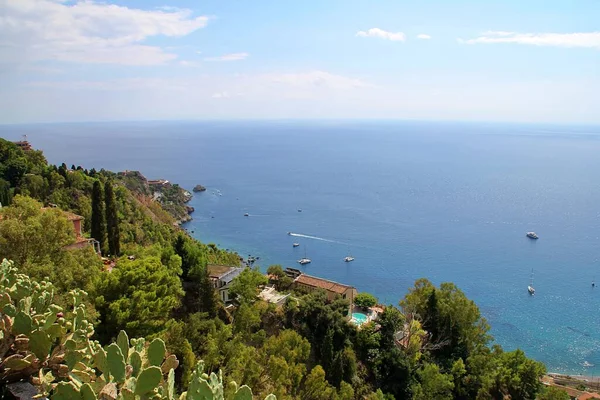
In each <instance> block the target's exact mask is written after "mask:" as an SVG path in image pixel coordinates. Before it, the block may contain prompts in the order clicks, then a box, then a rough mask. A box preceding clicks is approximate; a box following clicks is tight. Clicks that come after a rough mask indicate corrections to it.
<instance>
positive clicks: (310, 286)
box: [285, 268, 358, 305]
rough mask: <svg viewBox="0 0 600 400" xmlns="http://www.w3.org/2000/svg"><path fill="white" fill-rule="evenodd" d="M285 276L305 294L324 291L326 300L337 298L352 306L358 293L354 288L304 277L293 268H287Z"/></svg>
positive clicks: (309, 276) (304, 275) (326, 280)
mask: <svg viewBox="0 0 600 400" xmlns="http://www.w3.org/2000/svg"><path fill="white" fill-rule="evenodd" d="M285 273H286V275H287V276H289V277H290V278H292V279H293V280H294V283H293V285H292V286H293V287H294V288H295V289H299V290H302V291H305V292H309V293H310V292H315V291H318V290H324V291H325V293H326V294H327V299H328V300H330V301H331V300H333V299H335V298H336V297H337V296H340V297H341V298H342V299H345V300H348V301H349V302H350V304H351V305H352V304H353V303H354V298H355V297H356V294H357V293H358V292H357V290H356V288H355V287H353V286H348V285H344V284H343V283H338V282H334V281H330V280H328V279H323V278H317V277H316V276H311V275H306V274H305V273H303V272H302V271H300V270H298V269H295V268H287V269H286V270H285Z"/></svg>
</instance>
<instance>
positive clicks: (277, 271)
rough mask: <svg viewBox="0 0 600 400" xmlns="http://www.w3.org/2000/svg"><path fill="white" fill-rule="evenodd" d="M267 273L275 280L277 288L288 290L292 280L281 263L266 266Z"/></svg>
mask: <svg viewBox="0 0 600 400" xmlns="http://www.w3.org/2000/svg"><path fill="white" fill-rule="evenodd" d="M267 275H269V277H270V278H272V279H273V280H275V288H276V289H277V290H288V289H289V288H290V286H292V283H293V282H294V280H293V279H292V278H290V277H289V276H287V275H286V273H285V272H284V271H283V268H282V267H281V265H271V266H269V268H267Z"/></svg>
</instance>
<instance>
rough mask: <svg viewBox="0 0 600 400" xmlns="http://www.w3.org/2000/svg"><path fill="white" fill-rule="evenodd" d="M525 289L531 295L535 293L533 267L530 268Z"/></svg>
mask: <svg viewBox="0 0 600 400" xmlns="http://www.w3.org/2000/svg"><path fill="white" fill-rule="evenodd" d="M527 291H528V292H529V294H530V295H532V296H533V295H534V294H535V289H534V288H533V269H532V270H531V279H530V280H529V286H527Z"/></svg>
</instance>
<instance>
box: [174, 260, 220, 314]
mask: <svg viewBox="0 0 600 400" xmlns="http://www.w3.org/2000/svg"><path fill="white" fill-rule="evenodd" d="M182 263H183V261H182ZM217 306H218V299H217V293H216V291H215V288H214V286H213V284H212V281H211V280H210V276H209V272H208V266H207V262H206V259H205V258H204V257H201V258H200V259H199V260H198V261H197V264H196V265H195V266H193V267H192V270H191V271H190V272H189V274H188V276H187V281H185V298H184V300H183V308H184V310H185V312H186V313H188V314H194V313H198V312H204V313H207V314H208V316H209V317H210V318H214V317H216V316H217V308H218V307H217Z"/></svg>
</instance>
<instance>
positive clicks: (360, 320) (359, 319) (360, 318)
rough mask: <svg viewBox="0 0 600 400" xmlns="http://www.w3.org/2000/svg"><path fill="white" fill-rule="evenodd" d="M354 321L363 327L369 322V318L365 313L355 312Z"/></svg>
mask: <svg viewBox="0 0 600 400" xmlns="http://www.w3.org/2000/svg"><path fill="white" fill-rule="evenodd" d="M352 320H353V322H354V323H355V324H357V325H362V324H364V323H365V322H367V316H366V315H365V314H363V313H358V312H353V313H352Z"/></svg>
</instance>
